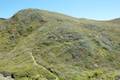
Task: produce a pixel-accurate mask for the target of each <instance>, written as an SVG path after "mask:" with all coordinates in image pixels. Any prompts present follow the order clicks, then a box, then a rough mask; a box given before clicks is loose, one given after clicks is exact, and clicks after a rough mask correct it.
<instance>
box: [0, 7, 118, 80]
mask: <svg viewBox="0 0 120 80" xmlns="http://www.w3.org/2000/svg"><path fill="white" fill-rule="evenodd" d="M0 80H120V18H117V19H113V20H109V21H96V20H89V19H78V18H74V17H70V16H67V15H63V14H60V13H55V12H49V11H45V10H39V9H24V10H20V11H19V12H18V13H16V14H14V15H13V16H12V17H11V18H9V19H3V18H0Z"/></svg>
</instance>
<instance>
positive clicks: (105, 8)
mask: <svg viewBox="0 0 120 80" xmlns="http://www.w3.org/2000/svg"><path fill="white" fill-rule="evenodd" d="M26 8H38V9H45V10H49V11H55V12H60V13H63V14H67V15H70V16H74V17H78V18H90V19H97V20H104V19H105V20H106V19H113V18H118V17H120V0H0V18H9V17H11V16H12V15H13V14H15V13H16V12H17V11H19V10H21V9H26Z"/></svg>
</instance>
